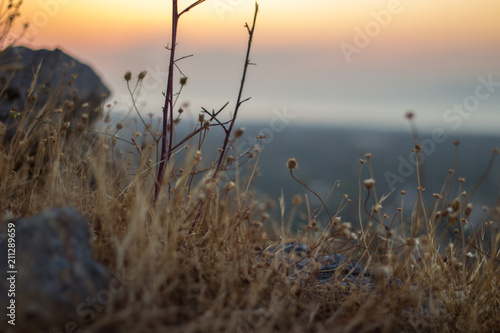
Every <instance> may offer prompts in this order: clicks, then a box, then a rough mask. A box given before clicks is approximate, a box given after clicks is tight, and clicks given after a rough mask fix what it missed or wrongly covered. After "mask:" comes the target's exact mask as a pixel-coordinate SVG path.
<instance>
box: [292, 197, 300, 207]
mask: <svg viewBox="0 0 500 333" xmlns="http://www.w3.org/2000/svg"><path fill="white" fill-rule="evenodd" d="M301 203H302V196H301V195H300V194H295V195H294V196H293V198H292V204H293V205H294V206H299V205H300V204H301Z"/></svg>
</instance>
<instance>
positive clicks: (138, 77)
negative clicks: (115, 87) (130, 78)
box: [137, 71, 148, 81]
mask: <svg viewBox="0 0 500 333" xmlns="http://www.w3.org/2000/svg"><path fill="white" fill-rule="evenodd" d="M146 74H148V71H142V72H140V73H139V75H137V79H138V80H139V81H142V80H144V78H145V77H146Z"/></svg>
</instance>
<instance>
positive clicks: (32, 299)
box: [0, 207, 110, 332]
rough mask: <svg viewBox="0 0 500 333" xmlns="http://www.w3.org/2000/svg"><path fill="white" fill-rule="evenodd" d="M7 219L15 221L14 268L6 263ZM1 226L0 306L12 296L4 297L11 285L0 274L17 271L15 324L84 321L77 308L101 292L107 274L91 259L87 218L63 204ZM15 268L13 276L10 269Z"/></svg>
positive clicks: (61, 323) (28, 328)
mask: <svg viewBox="0 0 500 333" xmlns="http://www.w3.org/2000/svg"><path fill="white" fill-rule="evenodd" d="M10 223H12V224H14V225H15V238H14V239H15V244H16V246H15V251H16V252H15V267H11V266H10V264H12V262H7V246H8V245H7V244H8V234H7V231H8V225H9V224H10ZM0 227H1V228H0V229H1V234H0V254H1V258H0V271H1V272H2V273H1V275H2V279H1V282H0V306H1V308H2V309H5V308H6V307H7V305H8V303H7V302H10V299H11V298H8V297H7V296H8V294H7V292H8V290H9V289H10V287H11V286H10V284H9V283H8V281H7V279H6V277H5V276H3V275H4V274H7V277H8V276H12V275H15V280H16V284H15V304H16V327H18V328H19V327H20V326H22V325H29V323H30V322H31V323H36V325H37V326H36V331H38V330H40V329H41V328H42V326H43V323H46V324H47V325H48V326H47V328H46V329H48V327H53V325H56V326H57V325H58V327H65V325H66V324H67V323H68V322H71V321H74V322H82V321H83V320H85V318H84V317H83V316H82V314H78V309H79V307H80V308H81V309H82V308H83V307H82V304H85V301H86V300H88V299H89V297H90V298H94V299H95V297H96V295H97V292H98V291H99V290H105V289H106V286H107V283H108V279H109V277H110V274H109V272H108V270H107V269H106V268H105V267H104V266H102V265H101V264H100V263H98V262H97V261H95V260H94V258H93V254H92V248H91V246H90V243H89V232H88V224H87V221H86V220H85V219H84V218H83V217H82V216H81V215H80V214H79V213H78V212H77V211H76V210H75V209H73V208H69V207H67V208H58V209H51V210H49V211H46V212H44V213H41V214H39V215H36V216H34V217H31V218H22V219H19V220H15V221H10V222H5V221H4V222H2V224H1V225H0ZM10 227H12V225H10ZM10 229H11V230H10V231H9V232H11V231H12V228H10ZM11 235H12V234H11ZM13 269H14V270H15V271H17V274H10V273H9V271H12V270H13ZM3 322H4V323H5V321H4V320H3ZM24 329H25V331H26V330H29V331H32V332H34V331H35V330H34V328H31V327H24ZM63 331H64V329H63Z"/></svg>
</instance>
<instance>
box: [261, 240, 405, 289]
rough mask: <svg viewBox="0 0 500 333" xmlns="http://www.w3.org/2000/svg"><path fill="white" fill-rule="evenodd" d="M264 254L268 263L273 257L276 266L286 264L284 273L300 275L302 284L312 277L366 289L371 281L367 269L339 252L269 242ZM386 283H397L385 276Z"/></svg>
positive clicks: (291, 275) (371, 276)
mask: <svg viewBox="0 0 500 333" xmlns="http://www.w3.org/2000/svg"><path fill="white" fill-rule="evenodd" d="M264 253H265V254H266V255H267V256H268V257H269V263H270V264H272V263H273V262H274V261H275V260H278V264H279V265H285V264H286V266H287V267H288V268H289V273H288V275H289V276H290V277H291V278H294V279H295V278H297V277H299V276H300V277H301V279H302V282H303V283H307V281H308V279H309V278H310V277H311V276H312V277H314V279H315V280H316V281H317V282H318V283H320V284H323V283H331V282H333V281H340V282H341V283H342V284H343V285H344V286H346V287H350V286H351V285H354V286H358V287H362V286H366V287H368V288H371V287H373V286H374V284H375V280H374V279H373V274H372V272H371V271H370V270H368V269H366V267H363V265H361V264H359V263H357V262H355V261H349V259H347V258H346V257H345V256H343V255H341V254H328V255H317V256H313V255H311V253H310V251H309V249H308V248H307V246H306V245H304V244H301V243H295V242H291V243H285V244H278V245H272V246H270V247H268V248H267V249H266V250H265V251H264ZM313 267H316V268H317V269H313ZM388 282H389V283H390V284H396V285H399V284H401V281H399V280H397V279H389V281H388Z"/></svg>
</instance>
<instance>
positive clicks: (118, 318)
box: [0, 77, 500, 332]
mask: <svg viewBox="0 0 500 333" xmlns="http://www.w3.org/2000/svg"><path fill="white" fill-rule="evenodd" d="M129 80H130V77H129ZM138 80H139V81H140V78H138ZM55 101H56V100H54V101H49V102H48V104H47V105H43V106H41V105H36V103H34V104H33V105H28V106H27V107H26V109H24V110H20V111H19V113H20V114H19V115H18V117H16V119H15V122H16V126H19V129H18V130H17V132H16V134H15V136H14V137H13V138H12V139H11V140H10V141H8V142H4V139H3V136H4V134H5V131H6V127H5V126H2V125H0V126H1V127H0V198H1V201H0V220H1V218H2V217H3V216H4V215H5V214H7V213H11V214H13V215H14V216H16V217H20V216H30V215H34V214H36V213H39V212H41V211H43V210H46V209H48V208H50V207H56V206H67V205H71V206H74V207H76V208H77V210H78V211H80V212H81V213H82V214H83V215H84V216H85V217H86V218H87V220H88V221H89V229H90V231H91V233H92V234H93V243H92V246H93V248H94V250H95V256H96V257H97V259H98V260H100V261H101V262H102V263H104V264H105V265H106V266H107V267H108V268H109V269H110V270H111V271H113V272H119V273H120V274H124V275H126V276H129V277H130V281H129V283H128V284H127V285H126V288H125V289H124V290H123V292H121V293H119V294H117V295H116V297H114V298H113V299H112V302H111V304H110V305H108V306H107V307H105V308H104V309H103V311H101V312H99V313H97V316H96V317H95V318H92V320H87V319H88V318H82V320H83V321H84V323H85V325H84V331H85V332H223V331H224V332H225V331H227V332H253V331H258V332H397V331H401V332H403V331H404V332H446V331H450V332H490V331H491V332H492V331H498V328H499V327H500V291H499V287H500V266H499V261H500V256H499V255H498V245H499V241H500V233H499V220H500V205H497V207H490V208H489V209H488V210H486V209H485V211H484V214H483V217H482V219H481V221H470V210H471V206H470V204H472V203H473V201H471V200H472V199H471V198H470V197H469V196H468V195H467V189H466V187H465V185H464V186H463V188H461V190H460V192H459V193H451V192H450V186H449V184H451V183H452V182H455V181H459V180H458V179H456V177H455V175H454V173H453V172H452V171H453V168H454V165H453V162H452V161H451V162H450V164H451V165H450V168H451V171H450V174H449V177H448V178H447V179H446V180H445V181H444V184H443V189H442V191H441V193H439V194H434V198H435V204H434V206H432V207H424V206H423V204H422V202H423V201H422V200H421V198H420V199H419V201H418V202H416V203H413V202H412V203H410V202H408V203H406V202H404V193H402V194H401V208H400V211H398V212H384V209H383V208H382V207H380V206H379V205H381V203H382V201H383V198H381V197H380V196H377V194H376V184H374V183H372V181H371V180H368V181H363V179H361V178H360V191H359V193H355V194H353V195H359V196H360V198H361V197H363V198H366V201H365V200H360V202H361V203H362V204H361V207H360V208H359V211H360V217H359V219H360V221H359V223H356V224H354V223H353V224H352V225H349V224H345V223H344V222H345V221H342V220H341V219H340V216H341V211H342V208H343V207H345V204H349V203H348V201H349V200H348V198H345V199H346V200H345V202H343V203H341V204H340V205H339V203H332V204H336V205H339V210H338V211H337V212H335V213H333V214H330V213H329V212H328V211H327V210H326V208H324V207H319V208H320V209H319V210H320V211H319V213H318V214H314V213H311V214H310V223H309V226H308V227H307V228H306V229H305V230H303V231H302V232H299V233H298V234H297V235H290V233H289V230H287V228H286V226H283V227H282V228H279V227H273V226H270V225H269V224H270V223H271V222H269V219H267V213H266V205H265V203H261V202H257V201H256V200H255V198H254V193H253V192H252V188H253V183H254V182H255V177H254V173H255V166H256V165H257V161H258V158H257V157H258V156H259V151H258V149H256V150H253V151H250V152H238V151H237V137H238V135H239V134H241V133H239V132H238V131H235V132H234V133H232V134H231V140H230V144H229V146H231V147H232V150H229V152H230V153H231V155H232V156H230V155H227V156H224V159H223V162H222V163H221V167H220V170H221V172H216V170H217V168H218V164H217V162H218V161H219V159H217V160H216V161H212V162H210V161H204V160H203V159H202V157H203V152H202V151H203V138H204V136H205V135H208V134H209V132H208V131H209V129H210V128H211V127H214V128H212V131H213V130H216V129H218V128H219V129H220V127H221V126H218V127H217V126H215V125H217V124H215V125H214V124H213V123H210V122H208V120H205V119H204V118H203V117H200V122H199V124H198V127H197V129H198V131H197V133H195V134H194V135H193V136H192V138H191V140H190V141H187V142H186V143H184V144H181V145H180V146H179V147H176V149H175V150H173V153H172V158H171V159H170V161H169V163H168V165H167V166H166V173H165V175H166V176H165V178H164V180H163V183H162V184H161V186H162V187H161V188H162V189H163V190H162V191H161V194H160V195H159V197H158V198H157V200H156V204H153V202H154V199H155V185H158V184H157V183H156V179H157V166H158V165H157V161H158V158H157V157H158V151H159V150H160V148H159V147H158V145H159V140H158V135H160V134H161V131H160V130H159V129H157V128H155V125H154V124H153V123H152V120H151V123H150V124H149V125H150V126H149V127H148V130H147V131H146V132H144V133H136V136H135V137H134V138H133V139H130V138H126V137H125V138H121V139H124V140H127V141H128V142H129V146H130V149H131V150H133V151H135V152H139V155H140V158H139V161H138V162H137V161H136V160H135V159H134V158H133V157H132V155H131V154H128V152H119V151H118V150H117V146H116V140H120V133H121V126H122V125H121V124H118V125H116V124H115V125H111V123H109V122H108V120H109V117H108V112H110V109H109V108H106V107H104V108H103V110H97V111H94V110H89V112H100V114H101V121H100V123H99V124H98V125H97V127H96V128H97V129H95V128H93V129H92V128H89V127H88V124H87V118H86V117H85V116H84V117H82V119H80V120H78V121H73V123H72V124H68V123H66V122H64V121H63V119H66V112H70V110H67V109H64V108H61V107H60V105H55V104H54V103H55ZM50 103H53V104H50ZM82 138H86V139H85V140H83V139H82ZM180 141H181V140H179V142H180ZM415 150H417V154H418V146H416V147H415ZM457 150H458V146H457ZM240 154H241V156H243V157H238V156H240ZM249 155H252V156H253V158H251V157H252V156H249ZM233 156H234V157H233ZM369 157H370V155H367V156H366V157H364V159H363V160H362V161H361V162H362V163H361V167H360V168H363V167H369V166H370V159H369ZM243 159H245V161H246V162H247V163H245V165H244V166H241V165H240V163H241V162H242V161H243ZM299 162H300V161H299ZM241 164H243V163H241ZM288 167H290V172H292V170H293V165H291V164H290V163H289V165H288ZM283 171H284V172H287V170H286V169H283ZM292 176H295V175H293V173H292ZM372 177H373V178H374V179H376V178H377V175H372ZM290 181H294V180H293V179H292V178H291V179H290ZM462 191H463V193H462ZM420 193H421V196H427V195H430V194H429V193H426V192H425V191H423V190H422V189H421V192H420ZM391 195H399V194H394V193H393V194H391ZM431 195H432V194H431ZM325 200H326V199H325ZM363 202H364V203H365V205H364V206H363ZM303 204H305V203H302V202H301V200H300V199H299V198H297V197H296V198H294V201H293V205H303ZM293 205H292V206H293ZM294 207H295V206H294ZM292 209H294V208H292ZM472 209H479V208H478V207H475V206H474V207H473V208H472ZM405 212H406V213H409V212H411V217H409V218H406V216H407V215H410V214H404V213H405ZM287 214H288V213H287V212H283V215H284V216H285V215H287ZM386 214H387V215H386ZM403 216H405V217H404V218H403ZM319 220H323V221H325V220H326V221H327V223H324V224H325V225H326V227H324V229H318V226H319V225H320V223H319V222H317V221H319ZM471 222H474V225H477V226H478V227H476V228H475V229H474V230H471V229H470V225H471V224H472V223H471ZM466 228H468V232H467V233H466V232H465V229H466ZM450 235H451V238H450ZM292 238H293V239H296V240H299V241H301V242H304V243H307V244H309V246H310V248H311V249H312V251H311V253H310V254H311V255H313V254H314V253H326V252H328V253H333V252H339V251H341V252H342V253H344V254H346V255H348V256H350V257H351V258H352V259H353V260H357V261H360V262H362V263H363V264H366V265H368V267H370V269H371V270H372V271H373V272H374V274H375V275H376V276H377V277H378V278H377V285H376V287H375V288H374V289H371V290H368V288H354V287H353V288H351V289H350V290H346V288H345V286H343V285H342V284H341V283H340V281H338V280H337V281H335V282H332V283H328V284H318V283H315V281H314V279H308V280H306V281H305V282H303V283H301V282H300V279H295V280H294V279H291V278H289V277H287V267H286V266H287V265H286V264H279V263H278V261H275V262H273V263H272V264H268V263H266V261H265V260H261V259H258V255H259V254H260V253H261V252H262V250H263V249H264V248H265V247H266V246H268V245H270V244H273V243H276V242H286V241H289V240H290V239H292ZM311 269H312V270H313V271H314V269H317V268H314V267H312V268H311ZM386 273H390V274H391V275H393V276H395V277H397V278H399V279H400V280H401V281H402V282H403V283H402V285H401V286H399V287H389V286H388V285H387V284H386V283H385V282H384V278H383V277H384V275H385V274H386Z"/></svg>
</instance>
